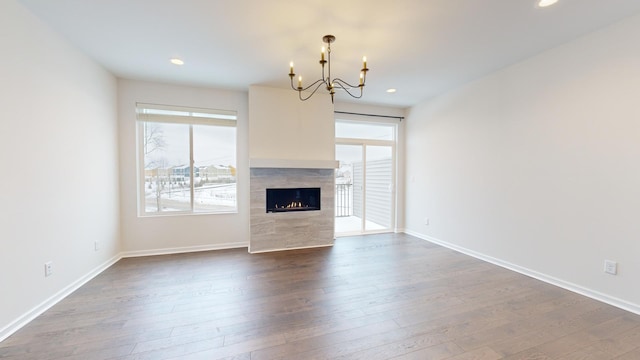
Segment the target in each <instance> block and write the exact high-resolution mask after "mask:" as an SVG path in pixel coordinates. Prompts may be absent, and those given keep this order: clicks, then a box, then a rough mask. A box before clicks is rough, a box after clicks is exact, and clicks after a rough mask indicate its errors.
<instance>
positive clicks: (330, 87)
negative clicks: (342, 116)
mask: <svg viewBox="0 0 640 360" xmlns="http://www.w3.org/2000/svg"><path fill="white" fill-rule="evenodd" d="M322 41H324V42H325V43H326V44H327V49H326V60H325V48H324V46H323V47H322V50H321V52H320V65H321V66H322V77H321V78H320V79H318V80H316V81H315V82H314V83H313V84H311V85H309V86H307V87H302V76H299V77H298V86H297V87H295V86H293V78H294V77H295V76H296V74H295V73H294V72H293V62H291V63H290V64H289V78H290V79H291V88H292V89H293V90H296V91H297V92H298V96H299V97H300V100H302V101H305V100H308V99H309V98H311V97H312V96H313V94H315V93H316V91H318V89H319V88H320V87H321V86H324V87H325V88H326V89H327V91H329V94H331V103H333V95H334V94H335V93H336V88H337V89H342V90H344V91H345V92H346V93H347V94H349V95H350V96H351V97H353V98H356V99H359V98H361V97H362V89H363V88H364V84H365V82H366V80H367V71H369V69H367V57H366V56H363V57H362V69H361V70H360V83H359V84H358V85H351V84H349V83H348V82H346V81H344V80H342V79H340V78H333V79H332V78H331V43H332V42H334V41H336V37H335V36H333V35H325V36H323V37H322ZM325 65H326V68H327V72H326V75H327V76H326V77H325ZM311 88H313V91H312V92H311V94H309V96H307V97H303V96H302V92H303V91H307V90H309V89H311ZM358 89H359V90H360V94H358V91H357V90H358Z"/></svg>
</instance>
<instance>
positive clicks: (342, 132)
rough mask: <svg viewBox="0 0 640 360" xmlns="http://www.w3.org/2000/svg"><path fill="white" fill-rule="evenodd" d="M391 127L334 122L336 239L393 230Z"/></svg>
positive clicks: (393, 192)
mask: <svg viewBox="0 0 640 360" xmlns="http://www.w3.org/2000/svg"><path fill="white" fill-rule="evenodd" d="M395 132H396V130H395V125H394V124H369V123H355V122H342V121H337V122H336V136H337V137H336V160H338V161H339V163H340V167H339V169H338V170H337V171H336V236H347V235H356V234H364V233H377V232H390V231H392V230H393V228H394V227H395V223H394V220H395V186H394V181H395V176H394V174H395V141H394V140H395Z"/></svg>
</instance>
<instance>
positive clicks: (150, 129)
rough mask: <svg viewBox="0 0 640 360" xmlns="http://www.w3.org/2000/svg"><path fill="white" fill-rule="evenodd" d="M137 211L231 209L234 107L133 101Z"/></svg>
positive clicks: (234, 203)
mask: <svg viewBox="0 0 640 360" xmlns="http://www.w3.org/2000/svg"><path fill="white" fill-rule="evenodd" d="M136 111H137V119H138V152H139V154H138V158H139V163H140V175H139V177H138V178H139V189H140V191H139V206H138V208H139V212H140V214H141V215H159V214H191V213H228V212H235V211H237V200H236V112H235V111H227V110H211V109H196V108H185V107H176V106H164V105H152V104H137V108H136Z"/></svg>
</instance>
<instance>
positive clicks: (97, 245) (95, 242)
mask: <svg viewBox="0 0 640 360" xmlns="http://www.w3.org/2000/svg"><path fill="white" fill-rule="evenodd" d="M93 250H94V251H98V250H100V241H97V240H96V241H94V242H93Z"/></svg>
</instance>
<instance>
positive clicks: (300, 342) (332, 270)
mask: <svg viewBox="0 0 640 360" xmlns="http://www.w3.org/2000/svg"><path fill="white" fill-rule="evenodd" d="M0 359H8V360H18V359H20V360H30V359H34V360H35V359H37V360H81V359H82V360H101V359H105V360H106V359H112V360H133V359H137V360H140V359H153V360H158V359H159V360H162V359H207V360H210V359H224V360H274V359H281V360H286V359H292V360H293V359H295V360H300V359H305V360H307V359H348V360H352V359H367V360H370V359H397V360H410V359H429V360H438V359H453V360H456V359H457V360H461V359H486V360H494V359H503V360H509V359H514V360H515V359H518V360H522V359H537V360H540V359H560V360H576V359H602V360H604V359H617V360H629V359H640V316H638V315H635V314H632V313H629V312H626V311H623V310H621V309H618V308H615V307H612V306H609V305H606V304H603V303H601V302H598V301H595V300H592V299H589V298H586V297H583V296H581V295H578V294H574V293H571V292H569V291H567V290H564V289H560V288H557V287H554V286H552V285H549V284H545V283H543V282H540V281H538V280H535V279H532V278H529V277H527V276H523V275H521V274H518V273H515V272H512V271H509V270H506V269H503V268H500V267H496V266H494V265H492V264H489V263H486V262H483V261H480V260H477V259H474V258H470V257H468V256H465V255H462V254H460V253H457V252H455V251H452V250H449V249H446V248H443V247H440V246H437V245H434V244H431V243H428V242H425V241H422V240H419V239H417V238H414V237H411V236H409V235H404V234H381V235H370V236H356V237H348V238H340V239H337V240H336V243H335V246H334V247H332V248H321V249H305V250H295V251H286V252H277V253H263V254H254V255H251V254H248V253H247V251H246V249H232V250H221V251H208V252H200V253H191V254H175V255H165V256H150V257H142V258H129V259H122V260H120V261H119V262H118V263H116V264H114V265H113V266H112V267H110V268H109V269H107V270H105V271H104V272H103V273H101V274H100V275H98V276H96V277H95V278H94V279H92V280H91V281H89V282H88V283H87V284H85V285H84V286H82V287H81V288H80V289H78V290H77V291H75V292H74V293H73V294H71V295H70V296H68V297H67V298H65V299H63V300H62V301H61V302H59V303H58V304H56V305H55V306H53V307H52V308H51V309H49V310H48V311H47V312H45V313H44V314H42V315H41V316H39V317H38V318H36V319H35V320H34V321H32V322H31V323H30V324H28V325H27V326H25V327H24V328H22V329H20V330H19V331H17V332H16V333H15V334H14V335H12V336H10V337H9V338H7V339H6V340H5V341H3V342H2V343H0Z"/></svg>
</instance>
